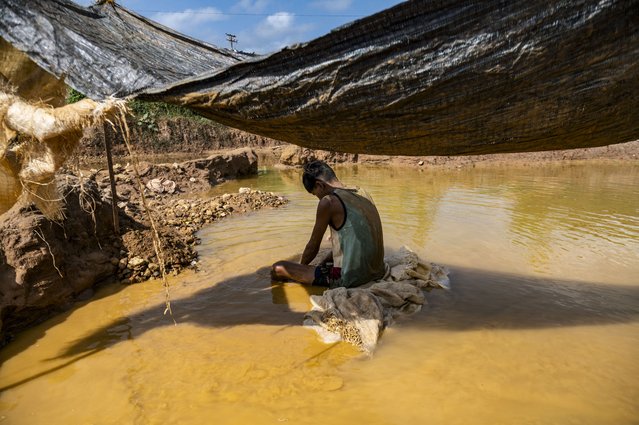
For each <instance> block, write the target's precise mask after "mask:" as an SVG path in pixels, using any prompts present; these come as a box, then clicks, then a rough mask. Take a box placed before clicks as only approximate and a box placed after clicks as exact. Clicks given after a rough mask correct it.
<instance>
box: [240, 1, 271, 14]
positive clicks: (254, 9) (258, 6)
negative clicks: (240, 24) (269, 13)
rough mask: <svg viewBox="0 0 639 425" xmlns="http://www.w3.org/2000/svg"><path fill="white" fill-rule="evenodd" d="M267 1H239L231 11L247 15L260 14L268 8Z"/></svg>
mask: <svg viewBox="0 0 639 425" xmlns="http://www.w3.org/2000/svg"><path fill="white" fill-rule="evenodd" d="M268 3H269V0H240V1H238V2H237V3H236V4H235V6H233V9H232V10H233V11H236V12H237V11H240V10H241V11H244V12H249V13H261V12H263V11H264V9H266V6H268Z"/></svg>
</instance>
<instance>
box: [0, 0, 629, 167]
mask: <svg viewBox="0 0 639 425" xmlns="http://www.w3.org/2000/svg"><path fill="white" fill-rule="evenodd" d="M0 14H1V16H2V20H1V22H0V36H2V37H3V38H4V39H5V40H7V41H8V42H9V43H11V44H12V45H13V46H15V47H16V48H18V49H20V50H22V51H25V52H26V53H27V54H28V55H29V56H30V57H31V59H33V60H34V61H35V62H36V63H37V64H38V65H39V66H41V67H42V68H44V69H46V70H47V71H49V72H51V73H52V74H54V75H56V76H58V77H64V78H65V79H66V82H67V83H68V84H69V85H70V86H72V87H74V88H75V89H77V90H79V91H81V92H82V93H85V94H87V95H89V96H90V97H92V98H95V99H101V98H104V97H105V96H109V95H115V96H118V97H124V96H128V95H134V96H137V97H138V98H141V99H146V100H158V101H166V102H170V103H175V104H180V105H185V106H188V107H189V108H191V109H193V110H195V111H196V112H198V113H200V114H202V115H204V116H207V117H210V118H212V119H214V120H216V121H218V122H221V123H223V124H226V125H229V126H232V127H236V128H239V129H242V130H246V131H249V132H253V133H256V134H261V135H264V136H268V137H272V138H275V139H279V140H283V141H287V142H291V143H295V144H298V145H302V146H306V147H311V148H320V149H328V150H336V151H343V152H360V153H374V154H395V155H398V154H399V155H458V154H475V153H498V152H521V151H538V150H550V149H568V148H575V147H591V146H601V145H607V144H612V143H620V142H627V141H631V140H635V139H637V138H639V100H638V98H637V96H636V93H637V89H638V88H639V0H634V1H623V0H610V1H587V0H584V1H551V2H548V1H538V0H527V1H509V2H503V1H496V0H487V1H425V0H421V1H420V0H415V1H408V2H405V3H401V4H399V5H398V6H396V7H393V8H391V9H388V10H385V11H383V12H380V13H378V14H376V15H373V16H370V17H367V18H364V19H361V20H359V21H356V22H354V23H352V24H350V25H346V26H344V27H341V28H339V29H337V30H335V31H332V32H331V33H329V34H327V35H326V36H323V37H320V38H318V39H316V40H313V41H311V42H309V43H306V44H303V45H300V46H296V47H291V48H287V49H284V50H282V51H279V52H277V53H274V54H272V55H269V56H263V57H251V56H248V55H244V54H241V53H237V52H233V51H229V50H227V49H222V48H217V47H215V46H211V45H208V44H206V43H203V42H199V41H197V40H194V39H191V38H189V37H186V36H183V35H181V34H178V33H175V32H173V31H171V30H170V29H168V28H165V27H163V26H161V25H159V24H156V23H153V22H151V21H149V20H147V19H145V18H142V17H141V16H139V15H136V14H134V13H132V12H130V11H127V10H126V9H124V8H122V7H120V6H117V5H110V4H105V5H102V6H94V7H92V8H89V9H85V8H82V7H79V6H77V5H75V4H74V3H71V2H68V1H65V0H2V1H1V2H0Z"/></svg>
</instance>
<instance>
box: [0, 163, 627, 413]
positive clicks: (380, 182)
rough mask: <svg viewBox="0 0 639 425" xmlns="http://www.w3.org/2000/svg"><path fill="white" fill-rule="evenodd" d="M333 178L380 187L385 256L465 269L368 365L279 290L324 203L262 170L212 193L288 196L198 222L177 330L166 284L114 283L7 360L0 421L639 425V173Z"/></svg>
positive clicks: (302, 300) (285, 176)
mask: <svg viewBox="0 0 639 425" xmlns="http://www.w3.org/2000/svg"><path fill="white" fill-rule="evenodd" d="M337 172H338V175H340V176H341V177H342V178H343V180H344V181H345V182H347V183H352V184H357V185H361V186H363V187H365V188H366V189H367V190H369V192H370V193H371V194H372V196H373V198H374V199H375V201H376V202H377V205H378V207H379V210H380V213H381V216H382V221H383V223H384V231H385V241H386V244H387V246H388V249H396V248H398V247H399V246H400V245H402V244H407V245H409V246H411V247H412V248H414V249H415V250H416V251H417V252H418V253H419V254H420V255H421V256H423V257H424V258H427V259H430V260H432V261H437V262H439V263H443V264H447V265H449V267H451V269H452V283H453V290H452V291H451V292H450V293H445V292H441V291H440V292H437V291H434V292H431V293H429V294H428V295H427V299H428V302H429V305H428V307H427V308H425V309H424V310H423V311H422V312H421V313H419V314H418V315H416V316H413V317H412V318H411V319H410V320H407V321H404V322H402V323H398V324H396V325H395V326H394V327H392V328H390V329H389V330H387V331H386V332H385V334H384V336H383V339H382V341H381V344H380V346H379V347H378V350H377V352H376V353H375V355H374V356H373V357H372V358H370V359H368V358H361V357H360V356H359V355H358V353H357V352H356V351H355V350H354V349H352V348H351V347H349V346H348V345H345V344H335V345H324V344H321V343H319V342H318V341H317V339H316V338H315V336H314V334H312V333H311V332H309V331H307V330H305V329H303V328H301V327H300V326H299V324H300V322H301V318H302V315H303V312H304V311H306V310H307V309H308V308H309V304H308V295H309V294H310V290H311V289H313V290H316V289H315V288H304V287H301V286H298V285H279V284H272V283H271V281H270V279H269V270H268V265H269V264H271V263H272V262H274V261H276V260H279V259H283V258H289V257H291V256H294V255H296V254H299V253H300V252H301V250H302V249H303V247H304V244H305V243H306V241H307V239H308V236H309V234H310V231H311V226H312V223H313V219H314V215H315V207H316V204H317V200H316V199H315V198H314V197H312V196H310V195H308V194H306V193H305V192H304V191H303V188H302V186H301V184H300V182H299V180H300V174H299V171H298V170H288V171H274V170H270V169H269V170H262V171H261V173H260V175H259V176H258V177H257V178H251V179H246V180H242V181H237V182H229V183H227V184H225V185H224V186H222V187H219V188H216V189H215V191H217V192H225V191H234V190H237V189H238V188H239V187H242V186H251V187H254V188H259V189H262V190H267V191H275V192H279V193H284V194H285V195H286V196H288V197H289V198H290V200H291V203H290V204H289V205H288V206H286V207H284V208H282V209H277V210H269V211H261V212H257V213H253V214H250V215H246V216H240V217H233V218H231V219H229V220H226V221H224V222H221V223H218V224H215V225H213V226H210V227H208V228H205V229H203V230H202V231H201V232H200V236H201V238H202V245H201V247H200V255H201V261H200V271H199V272H197V273H186V274H184V275H181V276H179V277H177V278H174V279H173V280H172V282H171V283H172V297H173V310H174V312H175V315H176V316H175V319H176V321H177V322H178V325H177V326H173V324H172V321H171V320H170V319H169V318H166V317H163V316H162V311H163V305H164V304H163V293H162V290H161V287H160V284H159V283H157V282H156V283H155V284H154V283H150V284H145V285H133V286H129V287H119V286H110V287H107V288H103V289H102V291H101V292H100V294H99V297H98V298H97V299H94V300H92V301H91V302H88V303H85V304H84V305H81V306H79V307H78V308H76V309H75V310H73V311H70V312H68V313H66V314H64V315H62V316H58V317H56V318H54V319H52V320H51V321H49V322H47V323H45V324H43V325H42V326H39V327H36V328H34V329H33V330H31V331H28V332H26V333H25V334H23V335H22V336H21V337H20V338H18V339H17V340H16V341H14V342H13V343H12V344H10V345H9V346H7V347H6V348H5V349H3V351H2V352H0V360H2V361H3V365H2V367H1V368H0V390H1V391H2V394H1V395H0V420H2V419H4V420H6V421H7V422H9V423H12V424H13V423H16V424H21V423H24V424H39V423H47V424H50V423H65V424H66V423H96V424H102V423H104V424H107V423H115V422H119V423H136V424H137V423H139V424H147V423H161V422H162V423H203V424H208V423H212V422H214V423H220V424H225V423H229V424H236V423H255V424H260V423H276V422H286V421H290V422H294V423H308V424H316V423H320V422H322V423H331V424H341V423H364V422H366V423H372V424H410V423H423V422H424V421H428V422H429V423H445V424H455V423H460V424H467V423H476V424H483V423H490V424H494V423H591V424H630V423H636V422H637V419H638V418H639V407H638V406H637V403H636V400H637V399H638V396H639V382H637V378H636V377H637V376H639V364H638V362H637V361H636V359H637V358H639V281H638V280H637V277H636V276H638V275H639V166H632V165H627V164H626V165H623V166H601V165H592V164H590V165H579V166H568V167H557V166H554V167H552V166H550V167H543V168H533V169H527V168H495V169H481V170H480V169H477V170H452V171H428V170H427V171H419V170H412V169H400V170H393V169H385V168H372V167H362V166H359V167H358V166H355V167H350V168H349V167H340V168H338V169H337ZM389 402H390V403H389Z"/></svg>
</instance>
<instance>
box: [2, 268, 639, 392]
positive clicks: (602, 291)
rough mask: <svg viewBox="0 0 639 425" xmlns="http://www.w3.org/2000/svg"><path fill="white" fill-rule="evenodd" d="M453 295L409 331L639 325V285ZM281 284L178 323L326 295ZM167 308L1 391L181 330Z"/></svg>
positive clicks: (244, 278) (232, 283)
mask: <svg viewBox="0 0 639 425" xmlns="http://www.w3.org/2000/svg"><path fill="white" fill-rule="evenodd" d="M451 281H452V285H453V289H452V290H451V291H450V292H445V291H440V290H434V291H431V292H430V293H428V294H427V300H428V306H427V307H426V308H425V309H423V310H422V312H420V313H419V314H418V315H416V316H413V317H412V318H411V319H410V320H407V321H405V322H404V323H403V324H402V327H417V328H419V329H423V330H424V331H427V330H428V329H440V330H449V331H463V330H473V329H486V328H493V329H536V328H552V327H566V326H585V325H611V324H619V323H632V322H637V321H639V286H636V285H633V286H631V285H628V286H624V285H612V284H599V283H592V282H577V281H568V280H557V279H547V278H540V277H528V276H519V275H512V274H504V273H496V272H488V271H481V270H475V269H463V268H455V269H454V272H453V273H452V274H451ZM284 289H285V288H284V286H283V285H282V284H280V283H274V282H271V280H270V268H269V267H263V268H261V269H259V270H257V271H256V272H254V273H250V274H245V275H241V276H236V277H233V278H230V279H227V280H225V281H223V282H221V283H218V284H217V285H215V286H211V287H208V288H205V289H202V290H200V291H197V292H195V293H194V294H192V295H191V296H188V297H186V298H183V299H177V300H174V301H172V305H173V311H174V318H175V320H176V321H177V323H178V326H179V325H180V324H183V323H190V324H196V325H198V326H204V327H233V326H237V325H246V324H261V325H271V326H278V327H282V328H285V327H289V326H300V324H301V323H302V319H303V315H304V314H303V313H300V312H295V311H293V310H292V309H291V307H290V306H291V304H292V303H295V302H296V301H300V300H301V298H306V297H307V296H308V295H310V294H311V293H318V291H321V288H308V287H300V290H301V292H299V293H298V295H297V296H296V297H295V298H300V299H298V300H296V299H290V295H289V292H288V291H286V290H284ZM163 309H164V304H156V305H154V306H152V307H149V308H147V309H145V310H143V311H140V312H138V313H135V314H132V315H130V316H128V317H122V318H120V319H117V320H114V321H113V322H111V323H109V324H108V325H106V326H103V327H101V328H99V329H96V330H95V331H93V332H92V333H90V334H89V335H86V336H84V337H82V338H80V339H78V340H77V341H75V342H73V343H72V344H71V345H69V346H68V347H66V348H65V349H64V350H63V351H62V352H61V353H60V354H59V355H58V356H56V357H54V358H51V359H49V360H50V361H53V360H58V361H59V360H61V359H69V358H71V359H69V360H68V361H66V362H64V363H63V364H61V365H58V366H55V367H53V368H51V369H49V370H46V371H44V372H40V373H38V374H37V375H34V376H31V377H28V378H25V379H23V380H21V381H19V382H15V383H12V384H10V385H7V386H4V387H2V388H0V392H1V391H4V390H7V389H10V388H14V387H17V386H20V385H22V384H24V383H26V382H29V381H32V380H34V379H37V378H39V377H41V376H44V375H47V374H48V373H52V372H55V371H57V370H59V369H61V368H64V367H66V366H68V365H70V364H72V363H75V362H76V361H78V360H81V359H83V358H86V357H88V356H90V355H92V354H95V353H98V352H100V351H103V350H105V349H107V348H109V347H111V346H113V345H116V344H118V343H120V342H123V341H126V340H131V339H135V338H138V337H140V336H141V335H142V334H144V333H145V332H147V331H149V330H152V329H155V328H159V327H163V326H173V321H172V320H171V319H170V317H168V316H162V313H161V312H162V311H163Z"/></svg>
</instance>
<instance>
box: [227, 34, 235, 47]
mask: <svg viewBox="0 0 639 425" xmlns="http://www.w3.org/2000/svg"><path fill="white" fill-rule="evenodd" d="M226 40H227V41H228V42H229V43H231V50H235V49H234V48H233V43H237V37H236V36H235V34H229V33H228V32H227V33H226Z"/></svg>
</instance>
